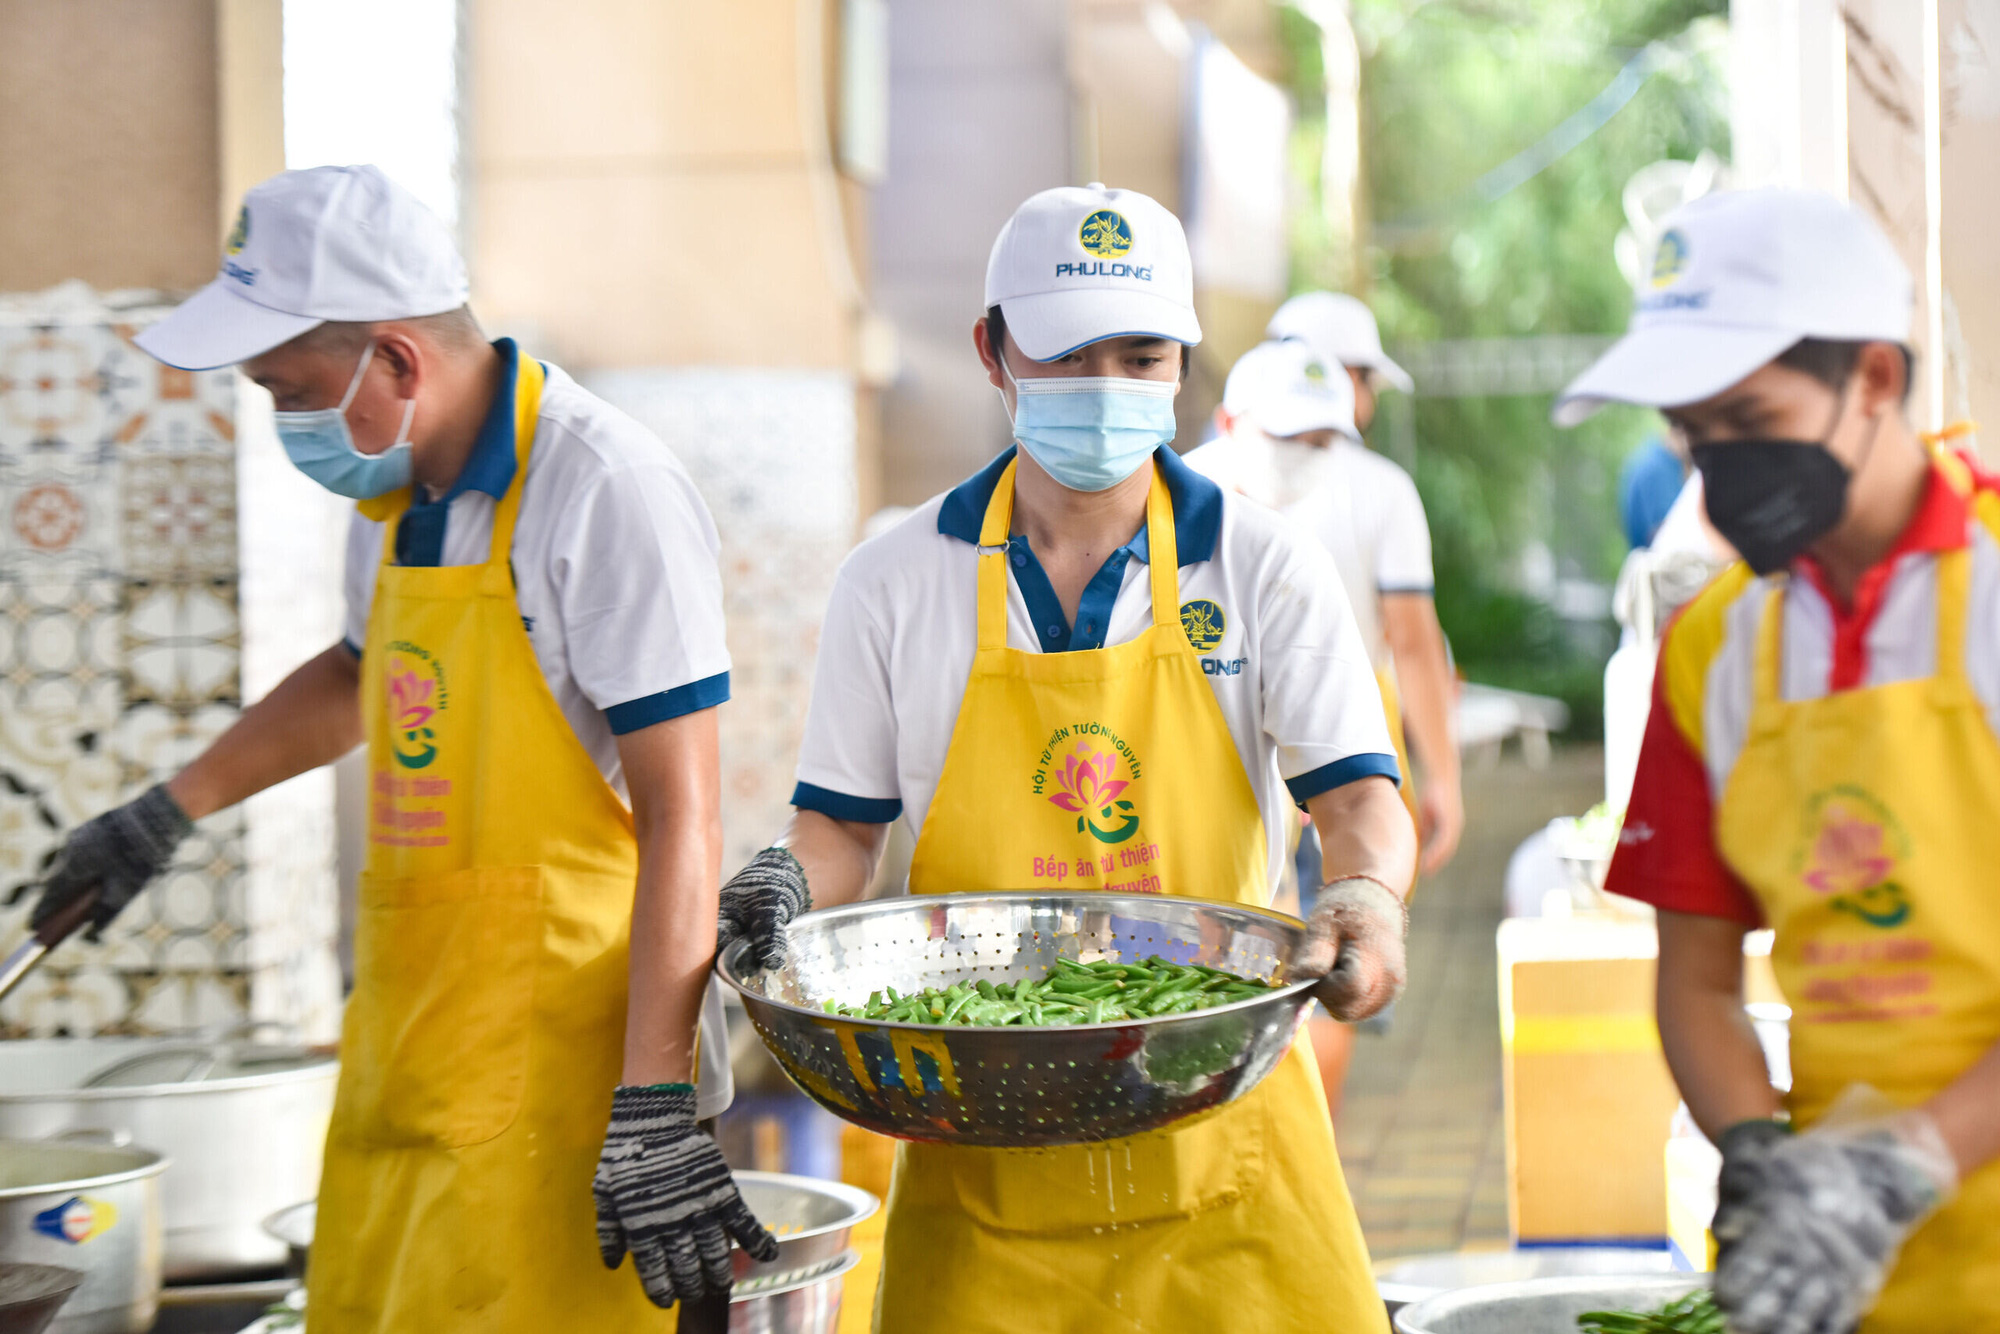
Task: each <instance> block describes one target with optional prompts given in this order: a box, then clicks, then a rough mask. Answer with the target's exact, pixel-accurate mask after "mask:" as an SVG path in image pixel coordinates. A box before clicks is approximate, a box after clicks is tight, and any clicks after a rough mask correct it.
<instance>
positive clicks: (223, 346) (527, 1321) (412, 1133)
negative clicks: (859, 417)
mask: <svg viewBox="0 0 2000 1334" xmlns="http://www.w3.org/2000/svg"><path fill="white" fill-rule="evenodd" d="M138 341H139V344H140V346H142V347H143V348H145V349H146V350H147V351H148V352H151V353H152V354H153V355H154V356H156V357H158V358H160V359H161V360H162V361H165V362H167V363H168V364H170V365H174V366H179V367H184V368H188V369H206V368H210V367H216V366H228V365H240V366H241V367H242V368H243V371H244V373H245V374H246V375H248V376H249V377H250V378H251V379H252V380H254V381H256V382H257V383H258V384H260V385H262V386H264V387H265V388H266V389H268V390H269V391H270V392H271V394H272V397H273V399H274V401H275V404H276V407H277V416H276V424H277V430H278V436H279V439H280V441H281V442H282V443H283V445H284V447H285V450H286V452H287V453H288V454H289V455H290V456H291V458H292V460H293V461H294V462H295V463H296V464H297V465H298V466H299V467H300V468H301V469H302V470H303V471H305V472H306V474H307V475H308V476H310V477H312V478H313V479H314V480H316V481H318V482H320V483H321V484H323V485H325V486H326V487H328V488H329V489H331V490H333V491H335V492H337V493H338V494H340V495H343V496H348V497H352V498H354V499H356V500H358V501H360V506H359V513H358V515H357V517H356V519H355V523H354V528H353V536H352V539H351V541H350V544H349V563H348V601H349V631H348V636H347V639H346V641H345V642H344V643H341V644H337V645H335V646H333V647H332V648H329V649H327V650H326V651H325V652H323V653H321V654H320V655H319V656H318V657H316V658H314V659H312V660H311V661H310V662H308V663H306V664H305V665H304V666H303V667H301V668H299V669H298V670H297V671H296V672H294V673H293V674H292V675H291V676H289V677H288V678H286V680H285V681H284V682H282V683H281V684H280V685H279V686H278V687H277V688H276V689H275V690H274V691H272V693H271V694H270V696H268V697H267V698H266V699H264V700H263V701H262V702H260V703H258V704H257V705H255V706H254V707H252V708H250V709H249V710H247V711H246V712H245V713H244V715H243V717H242V718H241V719H240V720H239V721H238V722H237V723H236V724H235V726H233V727H232V728H230V730H229V731H228V732H226V733H225V734H224V735H223V736H222V737H221V738H219V739H218V740H217V741H216V743H215V744H214V745H213V746H211V747H210V748H209V749H208V750H207V751H206V752H204V753H203V754H202V755H201V756H200V757H198V758H197V759H196V760H195V761H194V762H193V763H192V764H190V765H188V767H187V768H186V769H184V770H182V771H181V773H180V774H179V775H177V776H176V777H174V778H173V779H171V780H170V781H169V782H167V783H166V784H164V785H162V786H160V787H157V788H154V789H153V790H152V791H150V792H148V793H147V794H146V795H145V796H143V797H141V798H140V799H139V800H138V801H136V802H133V803H132V804H131V805H129V806H126V807H121V808H119V809H118V810H115V811H112V812H110V813H108V814H106V815H103V816H100V817H98V818H97V819H96V820H93V821H91V822H90V823H89V824H86V825H84V826H82V827H81V828H79V829H78V830H77V831H75V832H74V833H73V834H72V835H71V836H70V838H69V839H68V841H67V842H66V843H65V845H64V846H63V848H62V849H61V851H60V853H59V854H58V856H57V857H56V858H55V860H54V863H53V865H52V866H51V867H50V868H49V870H48V872H47V874H46V876H45V878H44V882H43V883H44V890H43V895H42V898H41V901H40V903H39V904H38V906H37V916H38V917H43V916H46V915H47V914H48V913H50V912H53V911H55V910H56V909H58V908H59V907H61V906H62V905H63V904H65V903H69V902H72V901H73V900H74V899H75V898H76V897H77V896H78V895H81V894H84V893H88V892H91V890H92V889H93V888H95V889H96V890H97V892H98V895H99V897H98V900H97V907H96V913H95V924H96V926H98V927H101V926H103V925H104V924H105V923H106V922H108V921H110V920H111V918H112V917H113V916H115V915H116V913H117V912H118V910H119V909H120V908H122V907H123V906H124V905H125V904H126V903H127V902H129V901H130V900H131V899H132V897H133V896H134V895H135V894H137V893H138V892H139V890H140V889H142V888H143V887H144V886H145V884H146V883H147V881H148V880H150V879H151V878H152V877H153V876H154V875H155V874H156V873H157V872H158V871H159V870H160V869H161V868H162V867H163V866H164V865H165V864H166V863H167V861H168V859H169V858H170V857H171V856H172V853H173V849H174V846H175V844H176V843H177V842H178V841H179V840H180V838H181V837H182V836H184V835H185V834H186V833H187V831H188V828H189V821H190V820H191V819H197V818H199V817H201V816H204V815H207V814H209V813H210V812H213V811H217V810H221V809H222V808H224V807H226V806H229V805H232V804H234V803H236V802H238V801H241V800H243V799H244V798H245V797H248V796H250V795H251V794H252V793H255V792H258V791H260V790H262V789H264V788H266V787H269V786H271V785H272V784H274V783H279V782H282V781H284V780H285V779H287V778H289V777H291V776H293V775H294V774H298V773H302V772H304V771H305V770H307V769H311V768H313V767H315V766H317V765H321V764H325V763H328V762H329V761H331V760H333V759H336V758H337V757H339V756H340V755H341V754H343V753H344V752H346V751H347V750H349V749H351V748H352V747H353V746H354V745H355V744H356V743H357V742H359V741H363V740H365V741H366V742H367V746H368V767H369V812H368V864H367V868H366V870H365V871H364V872H363V874H362V879H361V888H360V917H359V921H358V924H357V928H356V938H355V971H356V979H355V989H354V994H353V996H352V998H351V999H350V1000H349V1003H348V1007H347V1014H346V1020H345V1024H344V1028H343V1033H342V1039H341V1084H340V1091H339V1095H338V1098H337V1102H336V1106H335V1109H334V1116H333V1124H332V1127H331V1129H330V1131H329V1133H328V1136H327V1152H326V1168H325V1174H324V1180H323V1183H322V1185H321V1189H320V1196H319V1226H318V1232H317V1234H316V1240H315V1242H314V1245H313V1309H312V1317H311V1318H312V1325H313V1328H314V1329H315V1330H316V1331H322V1332H324V1331H347V1330H352V1331H357V1332H358V1331H364V1330H366V1331H376V1330H424V1331H452V1330H468V1331H469V1330H475V1329H476V1330H481V1331H521V1334H527V1332H528V1331H536V1332H537V1334H539V1332H540V1331H544V1330H551V1329H578V1328H586V1327H595V1328H605V1329H640V1328H643V1329H664V1328H669V1327H671V1326H672V1324H673V1319H672V1317H670V1316H667V1315H663V1314H662V1313H661V1312H660V1311H658V1310H656V1309H655V1305H654V1304H657V1305H660V1306H664V1305H668V1304H670V1303H672V1302H673V1301H675V1300H676V1299H679V1298H687V1299H701V1300H704V1301H711V1302H712V1301H716V1300H718V1299H719V1300H722V1301H726V1299H727V1298H726V1293H727V1288H728V1284H729V1274H730V1260H729V1244H730V1237H731V1236H734V1237H735V1238H736V1239H737V1240H739V1241H741V1242H742V1243H743V1245H744V1246H745V1247H746V1248H748V1249H750V1250H751V1251H753V1252H755V1253H758V1254H760V1255H764V1256H766V1257H767V1258H768V1257H775V1255H776V1253H777V1246H776V1243H775V1241H774V1240H773V1239H772V1238H771V1237H770V1236H769V1234H768V1233H766V1232H765V1231H764V1229H763V1228H761V1227H760V1226H759V1225H758V1224H757V1222H756V1220H755V1219H754V1218H752V1217H751V1215H750V1213H749V1211H748V1210H747V1209H746V1208H745V1207H744V1205H743V1202H742V1200H741V1199H740V1198H739V1197H738V1195H737V1193H736V1190H735V1186H734V1183H733V1181H732V1179H731V1177H730V1175H729V1171H728V1168H727V1166H726V1164H724V1162H723V1160H722V1157H721V1154H720V1153H719V1152H718V1151H717V1149H716V1147H715V1145H714V1143H713V1141H712V1140H710V1139H708V1138H707V1137H706V1136H705V1135H703V1134H702V1133H701V1132H700V1131H699V1130H698V1129H697V1127H696V1118H697V1116H698V1115H713V1114H714V1112H715V1111H717V1110H720V1108H719V1106H718V1105H717V1104H718V1102H721V1103H726V1101H727V1098H728V1089H727V1082H726V1078H716V1077H714V1076H713V1075H712V1076H711V1077H708V1078H704V1079H703V1081H702V1091H701V1094H700V1095H699V1096H698V1095H697V1093H696V1091H695V1087H694V1075H695V1065H696V1060H697V1050H696V1049H697V1041H696V1029H697V1016H698V1015H699V1014H700V1013H701V1011H702V1005H703V994H704V988H705V986H706V985H707V981H708V976H709V965H710V959H711V956H712V953H713V950H714V942H715V935H714V923H715V921H716V911H717V903H716V891H715V884H716V881H717V879H718V878H719V876H718V870H719V860H720V827H719V818H718V806H719V796H718V790H717V789H718V780H717V759H716V724H715V706H716V705H718V704H720V703H721V702H722V701H723V700H724V699H726V698H727V697H728V693H729V676H728V670H729V661H728V657H727V656H726V654H725V652H724V649H723V633H722V610H721V590H720V581H719V578H718V573H717V569H716V563H715V551H716V539H715V531H714V528H713V526H712V525H711V523H710V521H709V517H708V513H707V511H706V509H705V508H704V507H703V505H702V502H701V499H700V497H699V496H698V495H697V494H696V493H695V491H694V488H693V486H692V485H691V484H690V483H689V480H688V478H687V475H686V473H685V472H684V471H683V470H682V469H681V467H680V465H679V464H678V463H677V462H676V461H675V460H674V459H673V457H672V456H671V455H669V454H668V453H667V452H666V450H665V449H664V448H663V447H662V446H661V445H660V443H659V441H658V440H656V439H654V438H653V437H652V436H651V435H649V434H648V433H647V432H646V431H645V430H644V429H643V428H641V427H640V426H639V425H638V424H637V423H635V422H633V421H631V420H630V419H629V418H627V417H625V416H623V415H622V414H620V413H618V412H617V411H616V410H614V409H613V408H611V407H610V406H609V405H607V404H605V403H603V402H600V401H599V400H597V399H595V398H593V397H592V396H591V395H589V394H588V393H585V392H584V391H583V390H582V389H581V388H579V387H578V386H577V385H576V383H575V382H574V381H572V380H571V379H570V378H569V377H568V376H566V375H564V374H563V373H562V372H561V371H560V370H557V369H555V368H554V367H551V366H546V365H544V364H543V363H541V362H539V361H536V360H534V359H533V358H530V357H526V356H523V355H521V354H520V353H519V352H517V350H516V349H515V347H514V345H513V343H512V342H511V341H510V340H507V339H501V340H500V341H499V342H497V343H488V342H487V341H486V340H485V338H484V337H483V336H482V335H481V334H480V332H479V326H478V324H477V323H476V322H475V321H474V320H473V318H472V315H471V312H470V311H469V310H468V309H467V307H466V277H465V267H464V265H463V263H462V262H461V261H460V259H459V257H458V254H457V251H456V249H455V248H454V247H453V245H452V242H451V238H450V236H449V234H448V233H447V232H446V231H445V228H444V226H443V224H441V223H440V222H439V221H438V220H437V218H436V217H435V216H434V215H432V214H431V213H430V212H429V211H428V210H426V209H425V208H424V207H423V206H422V205H421V204H420V203H418V202H417V201H416V200H415V199H414V198H413V197H411V196H410V195H409V194H408V193H407V192H405V191H403V190H402V189H400V188H399V187H397V186H396V185H394V184H393V183H392V182H390V181H389V179H388V178H387V177H385V176H384V175H383V174H382V173H381V172H380V171H379V170H377V169H376V168H373V167H323V168H315V169H313V170H310V171H293V172H286V173H284V174H282V175H280V176H276V177H274V178H272V179H271V180H269V181H266V182H264V183H263V184H262V185H259V186H258V187H256V188H255V189H253V190H251V191H250V193H249V195H248V196H247V197H246V199H245V202H244V206H243V212H242V214H241V215H240V217H239V219H238V221H237V223H236V228H235V231H234V232H233V233H232V235H231V236H230V238H229V241H228V243H227V253H226V255H225V257H224V259H223V264H222V272H221V274H220V275H219V276H218V277H217V278H216V280H215V281H214V282H213V283H211V284H210V285H209V286H208V287H207V288H204V289H203V290H202V291H201V292H200V293H199V294H197V295H196V296H195V297H193V298H192V299H190V300H189V301H188V302H186V303H185V304H184V305H182V306H181V307H180V309H179V310H177V311H176V312H175V313H174V314H172V315H170V316H169V317H168V318H167V319H166V320H164V321H162V322H161V323H159V324H157V325H154V326H153V327H152V328H150V329H148V330H146V331H145V332H144V333H143V334H141V335H140V337H139V340H138ZM628 995H629V1000H630V1006H629V1012H628V1005H627V1001H628ZM628 1013H629V1019H628ZM717 1032H718V1038H719V1030H717ZM701 1046H702V1054H703V1055H704V1057H706V1058H707V1059H706V1060H704V1062H703V1063H704V1064H705V1065H711V1069H712V1070H713V1069H714V1064H712V1063H719V1062H718V1058H719V1056H720V1047H719V1041H712V1042H710V1043H704V1044H701ZM614 1087H615V1094H614ZM701 1102H706V1103H707V1105H706V1106H699V1104H700V1103H701ZM607 1110H608V1111H609V1113H610V1128H609V1130H608V1132H607V1130H606V1113H607ZM593 1166H594V1167H595V1169H596V1197H597V1198H596V1212H595V1217H594V1218H593V1215H592V1207H591V1195H590V1190H591V1175H592V1169H593ZM593 1240H595V1242H596V1243H597V1244H595V1245H593ZM628 1249H629V1250H630V1251H631V1253H632V1255H633V1258H634V1262H635V1266H636V1268H637V1270H638V1273H639V1280H640V1281H638V1282H635V1281H634V1280H633V1279H632V1278H630V1277H627V1276H625V1275H622V1274H615V1273H612V1272H610V1267H611V1266H615V1265H616V1264H617V1263H618V1262H619V1261H620V1260H621V1259H622V1257H623V1255H624V1253H625V1252H626V1251H627V1250H628ZM649 1297H650V1298H651V1301H650V1302H649V1301H648V1298H649Z"/></svg>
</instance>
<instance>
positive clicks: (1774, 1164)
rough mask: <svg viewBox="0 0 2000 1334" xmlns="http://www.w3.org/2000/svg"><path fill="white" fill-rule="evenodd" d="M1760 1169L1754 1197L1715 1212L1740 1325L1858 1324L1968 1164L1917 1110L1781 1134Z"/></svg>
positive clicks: (1789, 1333) (1724, 1298)
mask: <svg viewBox="0 0 2000 1334" xmlns="http://www.w3.org/2000/svg"><path fill="white" fill-rule="evenodd" d="M1836 1106H1838V1104H1836ZM1755 1175H1756V1177H1757V1181H1756V1184H1755V1186H1754V1187H1753V1188H1752V1190H1751V1193H1750V1198H1749V1200H1748V1202H1747V1203H1746V1204H1744V1205H1742V1206H1741V1207H1739V1208H1735V1209H1732V1210H1731V1211H1730V1212H1728V1213H1727V1214H1724V1213H1722V1212H1720V1211H1718V1214H1717V1218H1716V1225H1715V1231H1716V1241H1717V1243H1718V1247H1719V1249H1720V1248H1723V1247H1726V1249H1721V1250H1720V1255H1719V1258H1718V1259H1717V1261H1716V1272H1715V1299H1716V1303H1717V1304H1718V1305H1719V1306H1721V1307H1722V1309H1723V1310H1724V1311H1726V1312H1728V1314H1729V1328H1730V1330H1731V1331H1732V1334H1852V1331H1853V1330H1854V1329H1855V1328H1856V1327H1857V1326H1858V1325H1859V1324H1860V1323H1861V1320H1862V1318H1863V1317H1864V1316H1866V1315H1867V1314H1868V1311H1869V1309H1870V1308H1871V1307H1873V1306H1874V1304H1875V1298H1876V1296H1877V1295H1878V1294H1879V1293H1880V1292H1881V1291H1882V1284H1883V1282H1884V1281H1885V1280H1886V1279H1887V1277H1888V1275H1889V1271H1890V1270H1891V1269H1892V1268H1893V1267H1894V1265H1895V1262H1896V1256H1897V1253H1898V1252H1900V1251H1901V1250H1902V1246H1903V1242H1904V1241H1905V1240H1906V1239H1907V1238H1908V1237H1909V1235H1910V1233H1912V1232H1913V1231H1915V1230H1916V1228H1917V1226H1918V1225H1919V1224H1920V1223H1922V1222H1923V1221H1924V1219H1926V1218H1928V1217H1929V1216H1930V1215H1931V1214H1932V1212H1934V1211H1935V1210H1936V1209H1937V1208H1938V1207H1939V1206H1940V1205H1942V1204H1943V1203H1944V1202H1945V1201H1946V1200H1947V1199H1949V1198H1950V1197H1951V1194H1952V1192H1953V1190H1954V1189H1955V1188H1956V1186H1957V1182H1958V1166H1957V1163H1956V1161H1955V1160H1954V1159H1953V1157H1952V1154H1951V1150H1950V1148H1949V1147H1948V1146H1947V1145H1946V1144H1945V1142H1944V1138H1943V1136H1942V1135H1941V1134H1939V1132H1938V1129H1937V1123H1936V1122H1935V1121H1933V1120H1932V1119H1931V1118H1930V1117H1929V1116H1928V1115H1927V1114H1926V1113H1924V1112H1921V1111H1910V1112H1902V1113H1900V1114H1897V1115H1894V1116H1890V1117H1887V1118H1884V1119H1878V1120H1872V1121H1863V1122H1857V1123H1851V1124H1846V1125H1840V1126H1836V1127H1831V1128H1817V1127H1816V1128H1815V1129H1813V1130H1811V1131H1809V1132H1808V1133H1806V1134H1803V1135H1797V1136H1794V1137H1792V1138H1790V1139H1788V1140H1784V1141H1781V1142H1773V1143H1771V1144H1770V1145H1768V1147H1766V1148H1765V1149H1763V1150H1762V1151H1761V1152H1760V1154H1759V1155H1758V1157H1757V1160H1756V1162H1755ZM1725 1234H1726V1235H1725Z"/></svg>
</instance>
